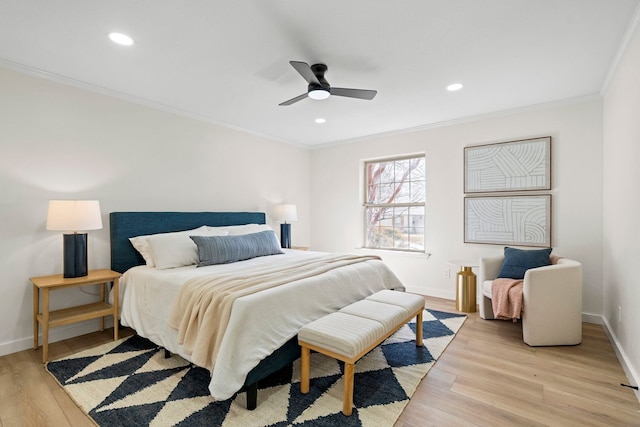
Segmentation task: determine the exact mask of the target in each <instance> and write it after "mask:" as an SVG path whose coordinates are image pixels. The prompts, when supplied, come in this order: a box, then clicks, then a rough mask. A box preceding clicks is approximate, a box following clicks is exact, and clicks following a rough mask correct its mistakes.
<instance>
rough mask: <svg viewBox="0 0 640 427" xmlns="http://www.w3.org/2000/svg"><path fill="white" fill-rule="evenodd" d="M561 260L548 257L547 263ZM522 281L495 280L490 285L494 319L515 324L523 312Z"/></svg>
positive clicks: (552, 256)
mask: <svg viewBox="0 0 640 427" xmlns="http://www.w3.org/2000/svg"><path fill="white" fill-rule="evenodd" d="M560 258H562V257H560V256H557V255H550V256H549V262H550V263H551V264H552V265H555V264H557V263H558V260H559V259H560ZM523 283H524V281H523V280H522V279H495V280H494V281H493V283H492V284H491V306H492V307H493V315H494V316H495V318H496V319H501V320H513V321H514V322H517V321H518V319H520V314H522V310H523V302H522V289H523Z"/></svg>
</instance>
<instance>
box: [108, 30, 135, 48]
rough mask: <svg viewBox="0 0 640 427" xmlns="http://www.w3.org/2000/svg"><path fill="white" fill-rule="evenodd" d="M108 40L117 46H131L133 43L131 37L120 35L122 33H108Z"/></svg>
mask: <svg viewBox="0 0 640 427" xmlns="http://www.w3.org/2000/svg"><path fill="white" fill-rule="evenodd" d="M108 36H109V39H111V41H112V42H114V43H117V44H119V45H122V46H131V45H132V44H133V43H134V41H133V39H132V38H131V37H129V36H128V35H126V34H122V33H109V34H108Z"/></svg>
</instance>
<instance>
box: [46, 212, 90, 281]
mask: <svg viewBox="0 0 640 427" xmlns="http://www.w3.org/2000/svg"><path fill="white" fill-rule="evenodd" d="M101 228H102V215H101V214H100V202H99V201H97V200H50V201H49V212H48V215H47V230H56V231H67V232H71V233H65V234H63V254H64V255H63V259H64V272H63V276H64V277H83V276H86V275H87V274H88V269H87V233H79V231H86V230H99V229H101Z"/></svg>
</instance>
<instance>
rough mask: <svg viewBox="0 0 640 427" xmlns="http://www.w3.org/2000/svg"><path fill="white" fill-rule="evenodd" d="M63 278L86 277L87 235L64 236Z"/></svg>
mask: <svg viewBox="0 0 640 427" xmlns="http://www.w3.org/2000/svg"><path fill="white" fill-rule="evenodd" d="M63 238H64V241H63V243H64V244H63V254H64V255H63V259H64V272H63V277H66V278H71V277H84V276H86V275H87V274H88V270H87V233H74V234H64V235H63Z"/></svg>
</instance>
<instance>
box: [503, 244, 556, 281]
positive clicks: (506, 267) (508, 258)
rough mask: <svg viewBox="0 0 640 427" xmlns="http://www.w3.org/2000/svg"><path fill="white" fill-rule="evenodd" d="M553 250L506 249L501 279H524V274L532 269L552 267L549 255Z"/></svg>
mask: <svg viewBox="0 0 640 427" xmlns="http://www.w3.org/2000/svg"><path fill="white" fill-rule="evenodd" d="M551 250H552V248H545V249H533V250H522V249H515V248H510V247H505V248H504V261H503V262H502V268H501V269H500V274H498V277H499V278H508V279H524V273H525V272H526V271H527V270H528V269H530V268H536V267H544V266H545V265H551V261H550V260H549V255H551Z"/></svg>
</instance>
